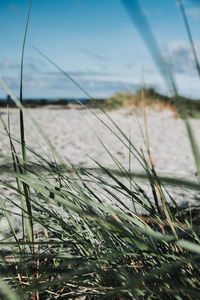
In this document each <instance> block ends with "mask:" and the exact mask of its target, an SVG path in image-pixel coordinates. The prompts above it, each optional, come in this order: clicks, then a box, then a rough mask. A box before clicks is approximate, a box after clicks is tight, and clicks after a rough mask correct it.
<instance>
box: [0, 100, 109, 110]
mask: <svg viewBox="0 0 200 300" xmlns="http://www.w3.org/2000/svg"><path fill="white" fill-rule="evenodd" d="M77 100H78V101H80V102H81V103H84V104H87V105H89V106H90V105H92V106H96V105H95V104H97V103H99V102H102V101H105V100H106V99H105V98H104V99H103V98H101V99H93V100H91V99H88V98H77V99H73V98H62V99H61V98H60V99H23V105H24V106H25V107H28V108H37V107H43V106H50V105H55V106H62V107H67V106H69V105H73V106H74V105H80V104H79V103H78V101H77ZM101 104H102V103H101ZM7 106H9V107H12V108H15V107H17V106H16V104H15V102H14V101H13V100H11V99H9V100H7V99H0V107H7Z"/></svg>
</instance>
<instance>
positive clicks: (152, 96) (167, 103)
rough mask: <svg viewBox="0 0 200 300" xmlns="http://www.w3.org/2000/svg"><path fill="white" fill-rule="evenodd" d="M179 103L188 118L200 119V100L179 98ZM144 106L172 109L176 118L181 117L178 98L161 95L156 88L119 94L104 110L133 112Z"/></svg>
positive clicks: (106, 104) (109, 100) (105, 104)
mask: <svg viewBox="0 0 200 300" xmlns="http://www.w3.org/2000/svg"><path fill="white" fill-rule="evenodd" d="M142 91H143V93H144V97H143V99H142V96H141V95H142ZM179 101H180V102H181V108H182V110H184V112H185V114H186V116H187V117H188V118H195V119H199V118H200V100H193V99H190V98H186V97H180V96H179ZM143 105H145V106H148V107H153V108H157V109H159V110H163V109H170V110H172V111H173V112H174V115H175V116H176V117H180V111H179V107H178V106H177V101H176V98H175V97H174V96H171V97H170V96H165V95H162V94H159V93H157V92H156V91H155V89H154V88H144V89H140V90H138V91H137V92H136V93H135V94H133V93H131V92H129V91H127V92H126V91H124V92H117V93H116V94H115V95H114V96H113V97H111V98H110V99H108V100H106V101H105V103H104V108H105V109H108V110H115V109H120V108H130V111H132V110H134V109H137V108H138V107H139V108H142V107H143Z"/></svg>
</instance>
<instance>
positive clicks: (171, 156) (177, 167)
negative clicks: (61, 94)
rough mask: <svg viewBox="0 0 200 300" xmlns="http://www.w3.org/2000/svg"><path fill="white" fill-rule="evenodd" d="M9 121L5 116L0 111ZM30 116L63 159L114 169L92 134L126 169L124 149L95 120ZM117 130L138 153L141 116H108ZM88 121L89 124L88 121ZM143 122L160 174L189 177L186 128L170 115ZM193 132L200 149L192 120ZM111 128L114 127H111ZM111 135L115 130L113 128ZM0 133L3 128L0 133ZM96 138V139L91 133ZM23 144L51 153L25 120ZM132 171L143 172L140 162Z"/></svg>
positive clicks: (15, 121) (63, 114)
mask: <svg viewBox="0 0 200 300" xmlns="http://www.w3.org/2000/svg"><path fill="white" fill-rule="evenodd" d="M1 111H2V112H4V113H5V114H4V115H3V117H4V120H5V121H6V118H7V111H6V110H5V109H2V110H1ZM29 112H30V113H31V115H32V117H33V118H34V119H35V120H36V121H37V122H38V124H39V125H40V126H41V128H42V129H43V131H44V132H45V133H46V135H47V136H48V137H49V139H50V140H51V142H52V143H53V144H54V145H55V147H56V149H57V151H58V152H59V153H60V155H61V156H62V157H67V158H68V159H70V160H72V161H73V162H74V163H77V164H82V165H84V166H94V165H95V164H94V163H93V162H92V160H91V159H90V158H89V157H88V155H89V156H91V157H92V158H94V159H95V160H97V161H98V162H100V163H102V164H104V165H106V166H110V167H113V162H112V159H111V158H110V157H109V155H108V154H107V153H106V151H105V149H104V148H103V147H102V145H101V144H100V142H99V141H98V139H97V138H96V136H95V134H96V135H97V136H98V137H99V138H100V139H101V140H102V141H103V143H105V145H106V146H107V147H108V149H109V150H110V151H111V153H112V154H114V155H115V156H116V157H117V158H118V159H119V160H120V162H121V163H122V164H123V165H124V166H128V161H129V151H128V149H127V148H126V147H125V146H124V145H123V144H122V143H121V142H120V141H119V140H117V139H116V138H115V137H114V136H113V134H111V133H110V132H109V131H108V130H107V129H106V127H105V126H104V125H103V124H102V123H101V122H99V120H98V119H97V118H96V117H95V116H94V115H92V114H91V113H90V112H88V111H87V110H76V109H70V110H59V109H56V110H50V109H47V108H44V109H37V108H36V109H29ZM95 112H96V113H97V115H98V116H99V117H100V118H101V119H102V120H103V121H105V122H106V123H107V124H109V125H110V122H109V121H107V119H106V117H105V116H104V115H103V114H102V113H101V112H100V113H98V112H97V110H96V111H95ZM109 114H110V116H111V117H112V119H113V120H114V121H115V122H116V123H117V124H118V126H119V127H120V128H121V129H122V130H123V132H124V133H126V135H127V136H130V139H131V141H132V143H133V144H134V145H135V146H136V147H137V148H138V149H139V148H140V147H142V148H143V149H145V147H144V142H143V138H142V135H141V131H140V129H139V126H138V123H140V124H141V127H142V128H144V125H143V124H144V122H143V115H142V114H139V115H137V117H136V115H135V114H132V115H128V114H127V110H118V111H113V112H110V113H109ZM86 120H87V122H86ZM10 121H11V132H12V134H13V136H15V137H19V113H18V111H17V109H10ZM147 122H148V131H149V140H150V147H151V153H152V158H153V161H154V164H155V167H156V169H157V170H158V171H159V172H165V173H173V174H179V175H186V176H193V175H194V174H195V165H194V160H193V156H192V153H191V148H190V143H189V140H188V137H187V133H186V129H185V126H184V123H183V121H182V120H180V119H176V118H174V116H173V113H172V112H171V111H168V110H165V111H159V112H158V111H155V110H151V109H148V110H147ZM190 122H191V125H192V128H193V132H194V134H195V136H196V139H197V142H198V144H199V146H200V135H199V128H200V120H191V121H190ZM111 126H112V125H111ZM112 128H113V126H112ZM114 130H115V132H117V131H116V129H114ZM2 131H3V129H2V128H1V132H2ZM93 131H94V132H95V134H94V132H93ZM25 132H26V140H27V144H28V145H30V146H32V147H33V148H34V149H35V150H36V151H39V152H42V149H43V150H44V151H47V152H50V150H49V149H48V146H47V145H46V144H45V142H44V141H42V139H41V137H40V136H39V134H38V133H37V131H36V130H35V129H34V128H32V125H31V124H30V123H29V122H28V121H27V120H25ZM0 149H1V152H3V153H4V154H7V153H8V152H9V145H8V140H7V138H6V136H3V135H2V134H1V141H0ZM132 170H133V171H134V170H141V168H140V166H139V165H138V163H137V162H136V161H135V160H134V159H132Z"/></svg>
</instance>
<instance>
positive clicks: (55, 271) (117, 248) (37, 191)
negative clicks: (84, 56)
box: [0, 1, 200, 300]
mask: <svg viewBox="0 0 200 300" xmlns="http://www.w3.org/2000/svg"><path fill="white" fill-rule="evenodd" d="M123 2H127V3H128V1H123ZM135 3H136V2H135ZM130 8H131V7H130ZM136 8H137V9H139V6H138V5H137V6H136ZM142 18H144V15H142ZM140 21H141V20H140ZM27 24H28V21H27ZM139 24H141V22H139ZM145 24H146V23H145ZM26 28H27V27H26ZM148 28H150V27H145V32H147V31H146V30H147V29H148ZM148 30H149V29H148ZM25 37H26V33H25ZM149 37H150V38H152V34H150V36H149ZM149 37H148V41H147V44H149V41H150V42H151V44H150V46H151V45H153V44H154V42H155V40H154V39H153V40H152V39H150V40H149ZM24 41H25V39H24ZM24 46H25V42H24ZM24 46H23V51H24ZM155 49H156V53H154V56H155V58H156V55H157V54H158V50H159V49H158V48H157V47H154V49H152V50H151V52H153V51H154V50H155ZM23 51H22V57H23ZM49 62H50V63H51V62H53V61H49ZM21 65H22V68H21V76H22V72H23V58H22V64H21ZM54 66H55V67H58V68H60V67H59V66H57V65H56V64H54ZM160 70H161V72H162V73H163V74H164V75H166V74H165V71H164V70H166V68H165V67H160ZM60 71H62V69H61V68H60ZM63 75H65V76H66V75H67V74H64V73H63ZM21 78H22V77H21ZM67 78H68V79H69V80H71V79H72V78H69V76H68V75H67ZM72 80H73V79H72ZM171 82H172V83H173V80H171ZM1 84H2V85H3V87H4V88H5V89H6V91H7V93H8V94H9V95H11V96H12V98H13V99H14V100H15V102H16V105H17V106H18V107H19V110H20V115H21V116H22V115H23V114H26V115H27V116H28V118H29V119H30V121H31V122H32V124H33V126H34V127H35V128H36V129H37V130H38V134H39V135H40V136H41V137H42V138H43V139H44V140H45V141H46V143H47V144H48V145H49V149H50V150H51V152H52V154H53V157H54V160H49V159H47V158H45V157H43V156H42V155H40V154H38V153H36V151H35V150H34V149H32V148H30V147H29V146H28V145H27V144H26V143H25V140H24V139H23V138H22V140H21V141H17V140H16V139H15V137H13V136H12V133H11V132H10V128H9V126H6V124H5V122H4V120H3V118H2V117H1V115H0V119H1V123H2V128H3V129H4V130H5V134H7V136H8V139H9V142H10V149H11V155H10V160H9V166H11V163H12V165H13V168H11V167H10V168H4V170H6V171H7V174H8V175H9V178H14V179H15V180H16V184H13V183H10V181H9V180H7V179H6V177H5V178H4V177H3V176H1V184H3V185H4V186H5V187H7V188H9V190H10V191H12V192H13V193H10V194H9V195H7V194H6V193H5V194H2V195H1V198H0V205H1V218H3V219H4V221H5V222H7V224H8V229H9V230H8V232H7V234H4V235H2V237H1V241H0V245H1V248H0V274H1V277H0V297H1V299H34V300H41V299H142V300H143V299H149V300H150V299H177V300H179V299H189V300H190V299H198V298H199V294H200V280H199V278H200V271H199V270H200V268H199V264H200V239H199V238H200V224H199V210H200V207H199V206H195V207H187V208H185V209H183V208H180V207H178V206H177V205H176V199H171V201H172V203H174V205H173V207H172V206H171V205H170V204H169V201H168V200H169V199H170V195H169V194H168V192H167V189H166V185H167V184H171V185H172V186H175V187H183V186H184V188H187V189H188V195H189V193H190V192H191V191H193V190H194V191H199V188H200V187H199V181H198V178H199V151H198V149H197V144H196V141H195V137H194V135H193V133H192V129H191V126H190V124H189V122H188V120H187V119H186V114H185V109H183V108H182V105H181V108H180V105H178V104H177V103H180V96H178V94H177V92H176V89H174V92H175V94H174V99H175V100H174V101H175V104H174V105H176V109H177V112H178V113H179V114H180V115H181V117H183V118H184V120H183V121H184V122H185V123H186V127H187V131H188V137H189V139H190V142H191V146H192V152H193V154H194V159H195V162H196V166H197V173H198V176H197V180H196V181H191V180H190V179H188V178H184V179H178V178H176V179H174V178H166V177H164V178H163V177H159V176H158V174H157V173H156V170H155V169H154V167H153V162H151V154H150V151H149V149H148V148H149V146H148V132H147V131H148V128H146V135H145V136H146V142H147V143H146V144H147V149H144V150H147V153H148V156H147V157H146V156H145V154H144V150H142V149H137V148H136V147H135V145H134V144H132V142H131V141H130V140H129V138H128V137H127V136H126V135H125V134H124V133H123V132H122V131H121V129H120V127H119V126H118V125H117V124H116V123H114V121H113V120H112V119H111V118H110V116H109V114H108V113H107V112H106V111H104V107H100V109H101V111H103V113H104V114H105V116H106V117H107V120H108V123H109V122H110V121H111V122H112V125H113V126H114V127H115V131H112V129H111V128H110V127H109V125H108V123H107V122H106V121H103V120H102V119H100V118H101V117H100V115H98V114H96V112H94V111H92V110H91V109H90V108H88V109H89V110H90V111H91V113H92V114H93V115H95V116H96V117H97V118H99V120H100V121H101V122H102V123H103V124H104V126H105V127H106V128H107V129H108V130H110V134H115V136H116V137H117V138H118V139H119V140H120V141H121V143H122V144H123V146H124V147H125V148H126V149H128V151H129V156H130V161H131V157H132V156H134V157H135V158H136V159H137V160H138V161H139V162H140V164H141V166H142V168H143V173H142V174H133V173H132V172H131V169H130V168H129V170H126V169H125V168H124V166H123V165H121V163H120V162H119V161H118V160H117V158H116V157H114V156H113V155H112V154H111V153H110V151H109V149H108V148H107V147H106V145H104V144H103V142H101V143H102V146H103V147H104V149H105V151H106V152H107V153H108V155H110V157H111V158H112V160H113V165H114V166H115V170H111V169H108V168H106V167H105V166H103V165H102V164H99V163H98V161H96V166H97V168H96V169H95V172H94V170H92V169H86V168H81V167H79V166H77V165H75V164H73V163H72V162H70V161H64V160H63V159H62V157H60V154H59V153H57V151H56V149H55V147H54V144H53V142H52V141H50V140H49V139H48V137H46V136H45V134H44V132H43V130H42V128H40V127H39V126H38V124H37V122H36V121H35V120H33V119H32V117H31V115H30V114H29V112H28V111H27V110H26V109H25V108H24V107H23V99H22V97H21V99H19V100H18V99H17V97H16V96H15V95H14V94H13V92H12V91H11V90H10V89H9V87H8V86H7V85H6V83H5V82H4V81H3V80H2V79H1ZM82 91H84V89H82ZM21 92H22V81H21ZM146 92H147V91H144V95H145V93H146ZM148 92H149V91H148ZM21 95H22V94H21ZM144 95H143V96H144ZM153 95H154V96H155V92H153ZM118 96H119V98H120V97H122V98H123V97H124V96H123V94H122V95H118ZM118 96H117V97H118ZM125 98H128V99H129V100H125V101H127V102H128V103H129V102H131V101H132V95H131V94H128V95H125ZM145 98H147V99H150V96H149V97H146V95H145V97H143V101H144V99H145ZM123 99H124V98H123ZM159 99H160V97H159ZM136 100H137V99H136ZM112 101H113V100H112ZM123 101H124V100H123ZM123 101H122V104H121V102H120V101H119V102H120V104H119V106H121V105H122V106H123ZM159 101H160V100H159ZM163 101H165V100H164V98H163ZM116 102H117V101H116ZM182 103H183V101H182V102H181V104H182ZM111 104H112V105H113V103H111ZM82 105H83V104H82ZM112 105H111V106H112ZM8 123H9V122H8ZM21 131H22V135H21V136H22V137H23V136H24V137H25V128H24V122H23V119H22V118H21ZM100 141H101V140H100ZM18 143H19V144H21V145H22V156H21V155H19V154H18V153H17V151H16V145H17V144H18ZM24 153H27V156H26V155H24ZM149 160H150V162H149ZM97 169H98V171H99V173H98V172H97ZM102 173H103V174H104V175H105V176H106V177H104V176H102ZM122 176H123V178H124V180H121V178H122ZM141 177H142V178H144V179H145V180H146V182H147V184H148V186H149V188H150V190H151V193H152V195H151V196H149V195H147V194H146V193H145V191H144V190H143V188H142V186H141V184H140V181H138V178H141ZM107 179H109V180H107ZM27 191H28V192H27ZM116 191H117V193H116ZM105 198H106V199H109V200H113V201H114V202H115V203H116V205H115V206H112V205H109V204H108V203H107V202H106V201H105ZM124 198H125V199H126V201H122V199H124ZM24 199H25V202H24V201H22V200H24ZM128 203H131V204H132V207H133V209H130V207H129V206H127V205H128ZM29 206H30V207H29ZM135 206H137V207H140V208H142V211H143V213H142V214H141V213H137V211H136V210H135ZM13 207H14V208H15V209H14V210H13V209H12V208H13ZM30 208H31V210H30ZM13 218H16V219H17V220H19V222H20V224H21V230H20V231H19V232H17V231H16V228H15V226H14V224H13ZM27 220H28V222H27ZM25 224H26V225H25ZM26 226H27V227H28V228H26ZM30 227H31V230H29V229H30ZM30 232H31V235H30Z"/></svg>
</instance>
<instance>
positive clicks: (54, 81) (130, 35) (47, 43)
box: [0, 0, 200, 98]
mask: <svg viewBox="0 0 200 300" xmlns="http://www.w3.org/2000/svg"><path fill="white" fill-rule="evenodd" d="M133 2H134V0H133ZM138 2H139V3H140V5H141V7H142V12H143V14H144V16H145V17H146V18H147V19H148V21H149V23H150V24H151V28H152V30H153V32H154V35H155V37H156V39H157V42H158V44H159V47H160V49H161V51H162V55H163V56H164V57H165V58H166V59H170V61H172V62H173V69H174V73H175V77H176V81H177V84H178V89H179V92H180V93H181V94H183V95H186V96H191V97H193V98H200V81H199V79H198V76H197V74H196V71H195V68H194V62H193V57H192V53H191V49H190V45H189V43H188V38H187V35H186V32H185V29H184V24H183V20H182V17H181V13H180V9H179V6H178V4H177V1H176V0H167V1H161V0H138ZM184 3H185V9H186V13H187V16H188V20H189V23H190V26H191V30H192V33H193V38H194V41H195V44H196V50H197V53H199V52H200V38H199V30H198V28H200V26H199V25H200V1H198V0H193V1H192V0H191V1H190V0H185V1H184ZM28 5H29V1H28V0H12V1H10V0H0V27H1V31H0V41H1V51H0V74H1V75H2V76H3V78H4V79H5V80H6V81H7V82H8V84H9V85H10V87H11V88H12V89H13V90H14V92H15V93H16V94H17V95H18V94H19V74H20V73H19V72H20V57H21V48H22V42H23V34H24V28H25V22H26V15H27V10H28ZM31 45H34V46H35V47H37V48H38V49H39V50H41V51H42V52H44V53H45V54H46V55H47V56H49V57H50V58H51V59H53V60H54V61H55V62H56V63H57V64H58V65H60V66H61V67H62V68H63V69H64V70H65V71H66V72H68V73H69V74H70V75H71V76H72V77H73V78H74V79H75V80H76V81H77V82H78V83H79V84H80V85H82V86H83V87H84V88H85V89H86V90H87V91H88V92H89V93H90V94H91V95H92V96H93V97H109V96H111V95H113V94H114V93H115V92H116V91H121V90H130V91H133V92H134V91H135V90H136V89H138V88H139V87H140V85H141V77H142V72H143V73H144V81H145V84H146V85H147V86H153V87H156V88H157V89H158V90H159V91H160V92H164V93H168V92H169V90H168V88H167V85H166V83H165V82H164V81H163V79H162V77H161V75H160V73H159V71H158V69H157V67H156V65H155V63H154V61H153V60H152V58H151V56H150V54H149V51H148V49H147V48H146V46H145V43H144V42H143V40H142V38H141V36H140V34H139V33H138V31H137V29H136V28H135V26H134V24H133V22H132V21H131V18H130V16H129V15H128V13H127V11H126V10H125V8H124V6H123V5H122V2H121V1H120V0H57V1H56V0H42V1H41V0H32V9H31V15H30V24H29V30H28V35H27V43H26V48H25V61H24V97H26V98H31V97H34V98H45V97H48V98H49V97H55V98H62V97H70V98H71V97H84V94H83V93H82V92H81V91H79V90H78V88H77V87H75V86H74V85H73V84H72V83H71V82H69V80H68V79H66V78H65V77H63V75H62V74H60V73H59V72H58V71H57V70H56V69H55V68H54V67H53V66H51V65H50V64H49V63H48V62H47V61H45V60H44V58H42V57H41V56H39V54H38V53H36V52H35V51H34V50H33V48H32V47H31ZM142 70H143V71H142ZM5 95H6V93H5V92H4V90H3V89H2V88H0V97H1V98H2V97H5Z"/></svg>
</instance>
